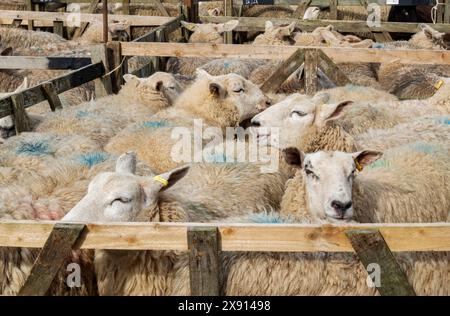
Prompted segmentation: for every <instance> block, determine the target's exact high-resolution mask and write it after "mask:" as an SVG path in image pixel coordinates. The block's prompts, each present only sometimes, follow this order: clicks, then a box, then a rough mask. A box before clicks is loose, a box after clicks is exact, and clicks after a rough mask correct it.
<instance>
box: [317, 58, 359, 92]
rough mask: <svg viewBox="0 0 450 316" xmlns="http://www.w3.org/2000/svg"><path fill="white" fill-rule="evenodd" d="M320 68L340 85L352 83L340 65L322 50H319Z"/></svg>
mask: <svg viewBox="0 0 450 316" xmlns="http://www.w3.org/2000/svg"><path fill="white" fill-rule="evenodd" d="M319 68H320V69H322V71H323V72H324V73H325V75H326V76H327V77H328V78H330V79H331V80H332V81H333V82H334V83H336V84H337V85H338V86H345V85H346V84H349V83H352V82H351V81H350V79H348V77H347V76H346V75H345V74H344V73H343V72H342V70H341V69H340V68H339V67H338V65H336V64H335V63H334V62H333V60H331V58H330V57H328V55H327V54H325V53H324V52H323V51H322V50H320V51H319Z"/></svg>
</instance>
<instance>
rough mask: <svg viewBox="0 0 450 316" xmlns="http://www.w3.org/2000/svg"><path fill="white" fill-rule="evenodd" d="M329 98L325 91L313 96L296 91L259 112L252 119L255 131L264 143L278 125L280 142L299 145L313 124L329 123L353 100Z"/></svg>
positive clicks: (253, 130) (286, 144)
mask: <svg viewBox="0 0 450 316" xmlns="http://www.w3.org/2000/svg"><path fill="white" fill-rule="evenodd" d="M328 98H329V96H328V95H327V94H325V93H319V94H317V95H316V96H314V97H313V98H309V97H308V96H305V95H302V94H298V93H296V94H293V95H291V96H289V97H288V98H286V99H285V100H283V101H281V102H279V103H277V104H275V105H273V106H271V107H270V108H268V109H267V110H265V111H264V112H262V113H260V114H258V115H256V116H255V117H254V118H253V119H252V121H251V123H252V130H251V132H252V133H253V134H254V135H256V136H257V137H258V139H259V141H260V143H261V144H264V143H265V141H267V140H269V139H271V138H270V134H267V133H270V130H271V129H270V128H267V127H278V128H279V130H280V139H279V146H280V147H281V148H284V147H289V146H295V145H296V144H297V142H298V140H299V139H301V138H302V137H303V136H304V134H305V133H306V132H307V131H308V130H309V128H310V127H312V126H317V127H323V126H325V125H326V124H327V122H329V121H332V120H335V119H336V118H338V117H339V116H340V114H341V113H342V111H343V109H344V108H345V107H346V106H347V105H349V104H351V102H350V101H344V102H340V103H331V104H327V103H326V102H327V101H328ZM271 145H275V144H271Z"/></svg>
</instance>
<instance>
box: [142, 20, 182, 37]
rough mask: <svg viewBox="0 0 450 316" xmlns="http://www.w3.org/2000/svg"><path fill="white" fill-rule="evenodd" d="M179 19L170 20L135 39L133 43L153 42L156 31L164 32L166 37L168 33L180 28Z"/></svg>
mask: <svg viewBox="0 0 450 316" xmlns="http://www.w3.org/2000/svg"><path fill="white" fill-rule="evenodd" d="M180 21H181V17H176V18H172V19H171V20H170V21H168V22H166V23H164V24H163V25H160V26H159V27H157V28H155V29H153V30H151V31H150V32H148V33H147V34H144V35H142V36H140V37H138V38H136V39H134V40H133V42H153V41H154V40H155V36H156V33H157V32H158V31H161V30H164V31H165V33H166V35H167V36H168V35H169V34H170V33H172V32H173V31H175V30H176V29H178V28H179V27H180V24H181V23H180Z"/></svg>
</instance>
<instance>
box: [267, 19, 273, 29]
mask: <svg viewBox="0 0 450 316" xmlns="http://www.w3.org/2000/svg"><path fill="white" fill-rule="evenodd" d="M272 28H273V23H272V21H266V24H265V30H266V31H268V30H270V29H272Z"/></svg>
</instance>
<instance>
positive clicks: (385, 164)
mask: <svg viewBox="0 0 450 316" xmlns="http://www.w3.org/2000/svg"><path fill="white" fill-rule="evenodd" d="M390 165H391V163H390V162H389V161H388V160H386V159H378V160H377V161H374V162H372V163H371V164H370V165H368V166H366V167H365V168H364V169H369V170H370V169H377V168H388V167H390Z"/></svg>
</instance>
